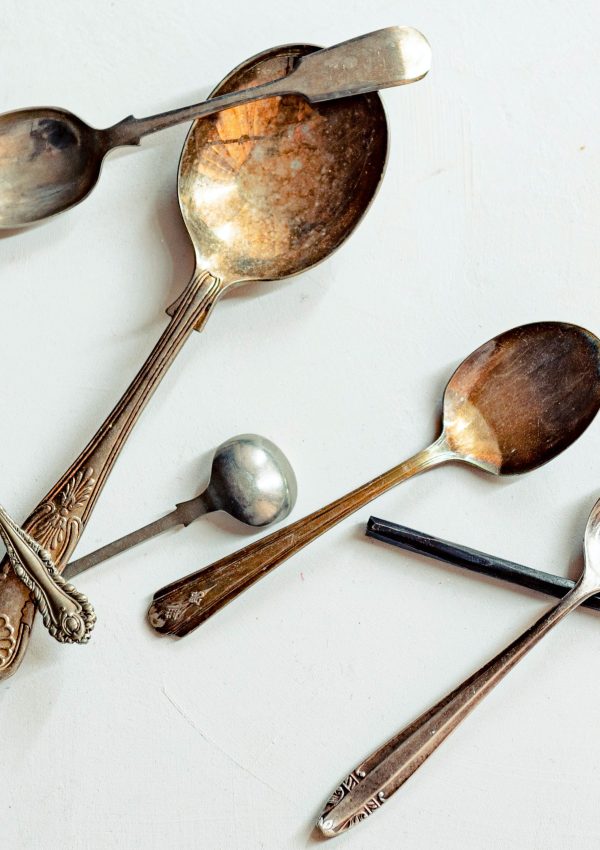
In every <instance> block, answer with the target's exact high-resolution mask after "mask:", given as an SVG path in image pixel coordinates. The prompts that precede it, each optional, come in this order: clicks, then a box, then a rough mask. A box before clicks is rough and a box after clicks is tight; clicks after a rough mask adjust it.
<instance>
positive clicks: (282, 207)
mask: <svg viewBox="0 0 600 850" xmlns="http://www.w3.org/2000/svg"><path fill="white" fill-rule="evenodd" d="M315 49H316V48H314V47H309V46H307V45H292V46H289V45H288V46H286V47H279V48H274V49H272V50H269V51H267V52H266V53H263V54H261V55H260V56H256V57H254V58H252V59H250V60H248V61H247V62H245V63H244V64H243V65H241V66H240V67H239V68H237V69H236V70H235V71H234V72H233V73H232V74H230V75H229V77H227V79H226V80H224V81H223V83H221V85H220V86H219V87H218V89H217V91H216V92H215V93H216V94H226V93H228V92H230V91H235V90H236V89H243V88H248V87H249V86H252V85H260V84H261V83H265V82H268V81H270V80H273V79H278V78H279V77H282V76H284V75H285V74H286V73H287V72H288V71H289V70H290V69H291V68H293V67H294V65H295V60H296V59H297V58H298V57H299V56H304V55H306V54H308V53H311V52H312V51H314V50H315ZM386 151H387V123H386V120H385V114H384V111H383V107H382V105H381V100H380V98H379V96H378V95H377V94H365V95H358V96H357V97H353V98H345V99H344V100H337V101H329V102H327V103H322V104H316V105H311V104H309V103H307V102H306V100H303V99H302V98H297V97H292V96H290V97H285V98H270V99H269V100H259V101H255V102H254V103H250V104H248V105H246V106H241V107H238V108H235V109H229V110H227V111H226V112H221V113H219V114H217V115H215V116H213V117H212V118H206V119H203V120H202V121H197V122H196V123H195V124H194V126H193V127H192V129H191V130H190V133H189V135H188V137H187V140H186V143H185V146H184V149H183V153H182V156H181V161H180V164H179V184H178V189H179V199H180V206H181V211H182V214H183V218H184V221H185V224H186V226H187V229H188V231H189V233H190V237H191V239H192V242H193V244H194V247H195V252H196V259H197V270H196V271H195V273H194V275H193V277H192V280H191V281H190V282H189V284H188V285H187V286H186V288H185V289H184V291H183V294H182V295H181V296H180V297H179V298H178V299H177V300H176V302H175V303H174V304H173V305H172V306H171V308H169V311H168V312H169V313H170V315H171V316H172V319H171V322H170V323H169V325H168V327H167V328H166V330H165V331H164V333H163V335H162V336H161V338H160V339H159V341H158V343H157V345H156V346H155V348H154V350H153V351H152V353H151V354H150V356H149V357H148V359H147V360H146V362H145V363H144V365H143V366H142V368H141V370H140V372H139V373H138V375H137V377H135V378H134V380H133V382H132V383H131V385H130V386H129V388H128V389H127V390H126V391H125V394H124V395H123V397H122V398H121V400H120V401H119V402H118V403H117V405H116V407H115V408H114V410H113V411H112V413H110V415H109V416H108V418H107V419H106V421H105V422H104V423H103V424H102V425H101V427H100V429H99V430H98V432H97V434H96V435H95V436H94V437H93V438H92V440H91V442H90V443H89V444H88V446H87V447H86V448H85V449H84V450H83V452H82V453H81V454H80V455H79V457H78V458H77V459H76V460H75V462H74V463H73V465H72V466H71V467H70V468H69V469H68V471H67V472H66V473H65V474H64V475H63V476H62V478H61V479H60V480H59V481H58V483H57V484H56V485H55V486H54V487H53V488H52V490H51V491H50V492H49V493H48V495H47V496H46V497H45V498H44V499H43V500H42V502H41V503H40V504H39V505H38V507H37V508H36V509H35V510H34V511H33V513H32V514H31V515H30V516H29V518H28V519H27V520H26V522H25V524H24V529H25V531H26V532H28V533H29V534H30V535H31V537H33V538H34V539H35V540H37V541H38V543H39V544H40V545H41V546H43V547H44V548H45V549H47V550H48V551H49V553H50V556H51V557H52V559H53V560H54V562H55V563H56V565H57V566H58V568H59V569H61V570H62V569H63V568H64V566H65V564H66V563H67V561H68V560H69V558H70V556H71V553H72V552H73V550H74V548H75V546H76V545H77V542H78V541H79V538H80V537H81V534H82V532H83V530H84V527H85V525H86V523H87V521H88V519H89V517H90V514H91V512H92V509H93V507H94V505H95V504H96V500H97V499H98V496H99V495H100V492H101V490H102V487H103V485H104V483H105V481H106V479H107V477H108V474H109V473H110V470H111V469H112V466H113V463H114V462H115V460H116V458H117V456H118V454H119V451H120V450H121V448H122V447H123V445H124V443H125V440H126V439H127V437H128V436H129V434H130V432H131V430H132V428H133V426H134V424H135V423H136V421H137V419H138V417H139V414H140V413H141V411H142V409H143V408H144V406H145V404H146V402H147V401H148V399H149V398H150V396H151V394H152V392H153V391H154V389H155V388H156V386H157V385H158V383H159V382H160V380H161V378H162V377H163V376H164V375H165V374H166V372H167V370H168V368H169V366H170V365H171V363H172V362H173V359H174V357H175V356H176V354H177V353H178V352H179V350H180V349H181V347H182V346H183V344H184V342H185V341H186V340H187V338H188V337H189V336H190V335H191V333H192V330H193V329H194V328H196V329H197V330H200V329H201V328H202V327H203V326H204V323H205V322H206V320H207V318H208V316H209V314H210V311H211V310H212V308H213V307H214V305H215V302H216V301H217V299H218V298H220V296H221V295H222V294H223V293H224V292H225V291H226V290H228V289H229V288H230V287H232V286H235V285H237V284H239V283H242V282H247V281H261V280H281V279H282V278H285V277H288V276H289V275H293V274H297V273H298V272H301V271H303V270H304V269H307V268H310V267H311V266H313V265H314V264H315V263H318V262H319V261H321V260H323V259H324V258H325V257H327V256H328V255H329V254H330V253H331V252H332V251H333V250H334V249H336V248H337V247H338V246H339V245H341V243H342V242H343V241H344V239H346V238H347V237H348V236H349V235H350V233H351V232H352V231H353V230H354V228H355V227H356V225H357V224H358V222H359V221H360V219H361V218H362V216H363V215H364V213H365V211H366V209H367V207H368V206H369V204H370V202H371V200H372V198H373V196H374V194H375V192H376V190H377V188H378V186H379V183H380V180H381V177H382V175H383V171H384V167H385V159H386ZM33 614H34V608H33V602H32V599H31V598H30V594H29V591H28V590H27V589H26V588H25V586H24V585H23V584H22V583H21V582H20V581H19V580H18V578H17V577H16V576H15V574H14V572H12V570H11V569H10V567H9V564H8V562H7V560H6V559H5V560H4V561H3V562H2V565H1V566H0V629H2V631H3V633H5V634H6V633H7V634H8V635H9V638H7V640H6V641H5V642H4V645H3V647H2V652H0V679H3V678H6V677H7V676H9V675H10V674H11V673H13V672H14V671H15V670H16V668H17V667H18V665H19V663H20V661H21V659H22V657H23V654H24V652H25V648H26V646H27V642H28V638H29V633H30V629H31V625H32V621H33Z"/></svg>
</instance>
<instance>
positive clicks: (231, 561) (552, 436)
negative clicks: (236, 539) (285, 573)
mask: <svg viewBox="0 0 600 850" xmlns="http://www.w3.org/2000/svg"><path fill="white" fill-rule="evenodd" d="M599 371H600V349H599V340H598V338H597V337H596V336H594V335H593V334H592V333H590V332H589V331H586V330H584V329H583V328H579V327H576V326H575V325H568V324H564V323H562V322H539V323H537V324H531V325H523V326H522V327H518V328H514V329H513V330H510V331H507V332H506V333H503V334H500V336H497V337H494V339H492V340H490V341H489V342H486V343H485V345H482V346H481V347H480V348H478V349H477V350H476V351H475V352H474V353H473V354H471V355H470V356H469V357H468V358H467V359H466V360H465V361H464V362H463V363H462V364H461V365H460V366H459V367H458V369H457V370H456V372H455V373H454V374H453V375H452V377H451V378H450V381H449V383H448V385H447V387H446V390H445V393H444V400H443V413H444V422H443V428H442V433H441V435H440V437H439V438H438V439H437V440H436V441H435V442H434V443H433V444H432V445H431V446H429V447H428V448H426V449H424V450H423V451H420V452H418V453H417V454H416V455H414V456H413V457H412V458H410V459H409V460H407V461H405V462H404V463H401V464H400V465H399V466H396V467H394V468H393V469H391V470H389V471H388V472H385V473H383V475H380V476H379V477H378V478H375V479H373V481H370V482H369V483H368V484H365V485H364V486H362V487H359V488H357V489H356V490H353V491H352V492H351V493H349V494H348V495H347V496H343V497H342V498H341V499H338V500H337V501H335V502H332V503H331V504H330V505H327V506H326V507H324V508H320V509H319V510H317V511H315V512H314V513H312V514H310V515H309V516H307V517H305V518H304V519H300V520H298V521H297V522H295V523H293V524H292V525H289V526H287V528H284V529H282V530H281V531H277V532H275V533H274V534H270V535H269V536H268V537H265V538H264V539H263V540H259V541H258V542H257V543H254V544H252V545H251V546H248V547H246V548H245V549H243V550H241V551H240V552H235V553H234V554H233V555H230V556H229V557H227V558H223V559H222V560H220V561H217V562H216V563H215V564H212V565H211V566H209V567H206V568H205V569H203V570H200V571H198V572H195V573H192V574H191V575H189V576H187V577H185V578H183V579H180V580H179V581H177V582H175V583H174V584H171V585H168V586H166V587H164V588H162V589H161V590H159V591H157V592H156V594H155V596H154V600H153V604H152V606H151V607H150V610H149V612H148V618H149V621H150V623H151V625H152V626H153V627H154V628H155V629H156V630H157V631H159V632H161V633H162V634H170V635H176V636H178V637H182V636H183V635H186V634H187V633H188V632H190V631H192V629H195V628H196V627H197V626H199V625H200V623H202V622H203V621H204V620H206V619H207V618H208V617H210V616H211V615H212V614H214V613H215V612H216V611H218V610H219V609H221V608H222V607H223V606H224V605H226V604H227V603H228V602H230V601H231V600H232V599H234V598H235V597H236V596H238V595H239V594H240V593H242V591H244V590H246V589H247V588H248V587H250V586H251V585H252V584H254V582H256V581H257V580H258V579H259V578H262V577H263V576H265V575H267V573H269V572H270V571H271V570H273V569H274V568H275V567H277V566H278V565H279V564H281V563H282V562H283V561H285V560H286V558H289V557H290V555H293V554H294V553H295V552H298V551H299V550H300V549H302V548H303V547H304V546H306V545H307V543H310V541H311V540H314V539H315V538H316V537H318V536H319V535H321V534H323V533H324V532H325V531H327V530H328V529H329V528H331V527H332V526H334V525H335V524H336V523H338V522H340V521H341V520H343V519H345V518H346V517H347V516H349V515H350V514H351V513H353V512H354V511H356V510H357V509H358V508H361V507H363V505H366V504H367V503H368V502H370V501H371V500H372V499H374V498H375V497H376V496H379V495H381V494H382V493H385V492H386V490H389V489H390V487H394V486H395V485H396V484H399V483H400V482H401V481H406V480H407V479H408V478H411V477H412V476H413V475H417V474H418V473H419V472H423V471H424V470H426V469H430V468H431V467H433V466H439V465H440V464H442V463H448V462H449V461H462V462H466V463H469V464H471V465H473V466H477V467H479V468H480V469H483V470H485V471H486V472H491V473H493V474H494V475H506V474H516V473H521V472H527V471H529V470H531V469H535V467H537V466H540V464H542V463H545V462H546V461H548V460H551V458H553V457H555V456H556V455H557V454H558V453H559V452H561V451H562V450H563V449H565V448H566V447H567V446H569V445H570V444H571V443H572V442H573V441H574V440H576V439H577V437H579V436H580V434H581V433H582V432H583V431H584V430H585V428H587V426H588V425H589V423H590V422H591V421H592V419H593V418H594V416H595V415H596V413H597V411H598V407H599V406H600V380H599V377H600V376H599ZM198 593H201V594H202V600H201V602H200V603H199V604H196V603H193V604H192V603H191V602H190V598H191V594H194V596H193V598H194V599H197V598H198Z"/></svg>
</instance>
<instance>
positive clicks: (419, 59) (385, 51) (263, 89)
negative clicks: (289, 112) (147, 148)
mask: <svg viewBox="0 0 600 850" xmlns="http://www.w3.org/2000/svg"><path fill="white" fill-rule="evenodd" d="M290 58H291V57H290ZM430 67H431V48H430V47H429V43H428V42H427V39H426V38H425V37H424V36H423V35H422V34H421V33H420V32H418V31H417V30H415V29H412V28H411V27H388V28H387V29H382V30H378V31H377V32H372V33H369V34H368V35H363V36H360V37H358V38H353V39H351V40H350V41H345V42H343V43H342V44H338V45H336V46H335V47H329V48H327V49H326V50H319V51H316V52H314V53H311V54H310V55H307V56H301V55H299V54H297V55H296V56H295V57H294V61H291V62H290V65H289V67H288V73H287V75H285V76H284V77H280V78H278V79H276V80H268V81H261V80H252V81H250V80H249V81H248V82H247V83H245V84H244V88H243V89H238V88H237V87H236V89H235V90H232V91H227V92H226V93H223V94H221V95H219V96H217V97H213V98H211V99H210V100H209V101H205V102H204V103H199V104H196V105H194V106H187V107H183V108H179V109H174V110H172V111H170V112H164V113H162V114H161V115H153V116H151V117H150V118H134V117H133V115H131V116H129V117H128V118H125V119H124V120H123V121H121V122H119V123H118V124H115V125H114V126H113V127H109V128H108V129H106V130H95V129H93V128H92V127H89V126H88V125H87V124H85V123H84V122H83V121H82V120H81V119H80V118H78V117H77V116H76V115H73V114H72V113H71V112H67V111H66V110H64V109H50V108H47V107H40V108H33V109H20V110H17V111H15V112H7V113H5V114H4V115H0V227H6V228H8V227H10V228H18V227H23V226H25V225H29V224H33V223H34V222H38V221H41V220H42V219H44V218H48V217H49V216H52V215H55V214H56V213H59V212H62V211H63V210H66V209H68V208H69V207H72V206H74V205H75V204H78V203H79V202H80V201H82V200H83V199H84V198H85V197H86V196H87V195H88V194H89V193H90V192H91V191H92V189H93V188H94V186H95V185H96V183H97V181H98V177H99V175H100V168H101V165H102V161H103V159H104V157H105V156H106V154H107V153H108V152H109V151H110V150H112V149H113V148H115V147H120V146H123V145H139V144H140V141H141V139H142V138H143V137H144V136H147V135H149V134H150V133H155V132H156V131H157V130H164V129H165V128H166V127H172V126H173V125H175V124H179V123H181V122H184V121H192V120H193V119H195V118H201V117H206V116H208V115H214V114H215V113H216V112H218V111H220V110H225V109H231V108H232V107H239V106H242V105H243V104H248V103H251V102H253V101H256V100H258V99H260V98H271V97H274V96H276V95H288V94H295V95H299V96H302V97H303V98H306V100H307V101H309V102H310V103H318V102H321V101H325V100H334V99H336V98H344V97H350V96H352V95H357V94H364V93H366V92H372V91H376V90H378V89H382V88H387V87H389V86H399V85H404V84H406V83H412V82H416V81H417V80H420V79H422V78H423V77H424V76H425V75H426V74H427V72H428V71H429V69H430Z"/></svg>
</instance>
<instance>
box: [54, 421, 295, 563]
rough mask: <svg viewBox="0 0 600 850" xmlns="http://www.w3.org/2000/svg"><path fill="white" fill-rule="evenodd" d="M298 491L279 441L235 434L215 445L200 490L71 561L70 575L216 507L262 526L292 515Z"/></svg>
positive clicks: (186, 523) (187, 523)
mask: <svg viewBox="0 0 600 850" xmlns="http://www.w3.org/2000/svg"><path fill="white" fill-rule="evenodd" d="M296 495H297V487H296V476H295V475H294V470H293V469H292V466H291V464H290V462H289V460H288V459H287V457H286V456H285V455H284V453H283V452H282V451H281V449H279V448H278V447H277V446H276V445H275V443H272V442H271V440H267V438H266V437H261V436H259V435H258V434H241V435H240V436H238V437H231V439H229V440H226V441H225V442H224V443H221V445H220V446H219V447H218V448H217V450H216V451H215V455H214V457H213V461H212V468H211V472H210V481H209V482H208V485H207V487H206V489H205V490H204V491H203V492H202V493H201V494H200V495H199V496H196V497H195V498H194V499H189V500H188V501H187V502H180V503H179V504H178V505H177V507H176V508H175V510H174V511H171V513H168V514H166V516H163V517H161V518H160V519H157V520H155V521H154V522H151V523H149V525H145V526H143V528H138V529H137V531H132V532H131V533H130V534H126V535H125V536H124V537H120V538H119V539H118V540H113V542H112V543H108V544H107V545H106V546H102V548H101V549H96V550H95V551H94V552H90V554H89V555H85V556H84V557H83V558H78V559H77V560H76V561H71V563H69V564H68V565H67V566H66V568H65V571H64V575H65V576H67V577H68V578H72V577H73V576H76V575H79V573H82V572H83V571H84V570H87V569H89V568H90V567H94V566H95V565H96V564H99V563H101V562H102V561H106V560H107V559H108V558H112V557H113V556H114V555H118V554H119V552H124V551H125V550H126V549H129V548H131V547H132V546H137V544H138V543H142V542H143V541H144V540H149V539H150V538H152V537H155V536H156V535H157V534H161V533H162V532H163V531H166V530H167V529H168V528H172V527H173V526H175V525H184V526H187V525H189V524H190V523H191V522H192V521H193V520H195V519H197V518H198V517H199V516H202V515H203V514H207V513H211V512H212V511H225V513H228V514H230V516H232V517H234V518H235V519H237V520H239V521H240V522H243V523H245V524H246V525H251V526H255V527H257V528H260V527H263V526H265V525H271V524H272V523H274V522H278V521H279V520H282V519H285V518H286V517H287V516H288V514H289V513H290V511H291V510H292V508H293V507H294V505H295V503H296Z"/></svg>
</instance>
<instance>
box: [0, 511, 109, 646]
mask: <svg viewBox="0 0 600 850" xmlns="http://www.w3.org/2000/svg"><path fill="white" fill-rule="evenodd" d="M0 537H1V538H2V540H3V542H4V545H5V546H6V552H7V555H8V559H9V561H10V565H11V567H12V568H13V570H14V572H15V574H16V575H17V577H18V578H19V579H20V580H21V581H22V582H23V584H24V585H25V586H26V587H27V588H28V589H29V590H30V591H32V593H33V598H34V600H35V604H36V606H37V608H38V610H39V612H40V614H41V615H42V619H43V621H44V625H45V626H46V628H47V629H48V631H49V632H50V634H51V635H52V637H53V638H56V640H57V641H60V643H87V642H88V640H89V639H90V635H91V633H92V629H93V628H94V624H95V622H96V614H95V613H94V609H93V608H92V606H91V605H90V603H89V601H88V598H87V596H84V594H83V593H79V591H78V590H76V589H75V588H74V587H73V585H71V584H67V582H66V581H65V580H64V579H63V578H62V577H61V576H60V575H59V574H58V570H57V569H56V567H55V565H54V564H53V562H52V559H51V557H50V555H49V554H48V552H46V550H45V549H43V548H42V547H41V546H40V545H39V543H37V542H36V541H35V540H34V539H33V538H32V537H30V536H29V534H27V532H25V531H23V529H22V528H20V527H19V526H18V525H17V523H16V522H15V521H14V520H13V519H11V517H10V516H9V515H8V514H7V513H6V511H5V510H4V508H3V507H2V506H0Z"/></svg>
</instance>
